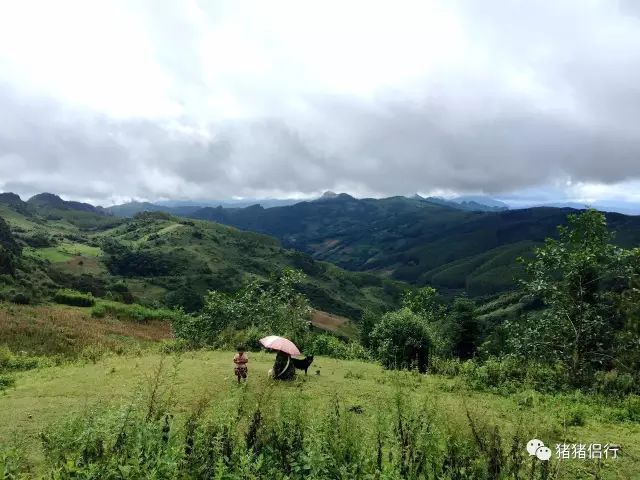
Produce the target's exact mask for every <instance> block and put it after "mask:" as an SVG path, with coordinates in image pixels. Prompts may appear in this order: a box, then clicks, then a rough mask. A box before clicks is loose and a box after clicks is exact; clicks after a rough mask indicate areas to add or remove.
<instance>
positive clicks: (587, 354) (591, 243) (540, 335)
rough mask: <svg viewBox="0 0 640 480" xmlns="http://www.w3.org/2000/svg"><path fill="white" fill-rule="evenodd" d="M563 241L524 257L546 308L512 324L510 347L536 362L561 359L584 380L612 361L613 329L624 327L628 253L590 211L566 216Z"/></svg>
mask: <svg viewBox="0 0 640 480" xmlns="http://www.w3.org/2000/svg"><path fill="white" fill-rule="evenodd" d="M567 220H568V225H567V226H559V227H558V232H559V239H557V240H556V239H547V240H546V241H545V243H544V245H543V246H542V247H540V248H537V249H536V250H535V254H534V258H533V259H531V260H529V261H525V264H526V269H527V272H528V273H529V278H528V280H526V281H524V282H523V283H524V286H525V287H526V289H527V290H528V291H529V292H531V293H533V294H535V295H537V296H539V297H540V298H541V299H542V300H543V302H544V303H545V305H546V307H547V308H546V309H545V310H544V311H543V312H541V313H538V314H536V315H530V316H529V317H528V320H527V321H524V322H522V323H521V324H520V325H515V324H513V325H511V326H512V327H513V328H514V330H515V331H517V332H518V334H517V335H514V336H513V337H512V339H511V340H512V341H511V345H512V346H513V347H514V350H515V351H516V352H517V353H520V354H521V355H525V356H528V357H535V359H536V360H543V361H549V362H555V361H560V362H562V363H564V364H565V366H566V367H567V369H568V371H569V372H570V375H571V378H572V379H574V380H575V381H576V382H579V381H580V380H583V379H584V377H585V376H586V375H587V374H588V372H589V371H590V370H592V368H600V367H602V366H603V365H604V364H608V363H609V362H610V361H611V359H612V356H611V340H612V339H613V335H611V333H612V330H615V329H616V328H619V327H620V323H621V321H620V315H619V311H618V309H617V308H616V302H617V299H616V295H617V293H616V284H617V282H619V280H620V279H621V278H622V277H623V276H624V273H625V272H624V270H625V269H624V262H623V261H622V260H623V257H624V254H623V251H622V250H621V249H620V248H617V247H615V246H614V245H612V244H611V243H610V242H611V238H612V235H611V234H610V233H609V231H608V230H607V225H606V219H605V216H604V215H603V214H602V213H599V212H597V211H595V210H587V211H586V212H584V213H582V214H571V215H569V216H568V217H567Z"/></svg>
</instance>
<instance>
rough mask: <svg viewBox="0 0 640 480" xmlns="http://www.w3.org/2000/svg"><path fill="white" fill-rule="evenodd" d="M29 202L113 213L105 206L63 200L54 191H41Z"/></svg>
mask: <svg viewBox="0 0 640 480" xmlns="http://www.w3.org/2000/svg"><path fill="white" fill-rule="evenodd" d="M14 195H15V194H14ZM16 196H17V195H16ZM27 203H28V204H30V205H35V206H38V207H50V208H57V209H60V210H77V211H79V212H91V213H95V214H97V215H111V213H110V212H108V211H107V210H105V209H104V208H103V207H95V206H93V205H91V204H89V203H82V202H74V201H69V200H63V199H62V198H60V197H59V196H58V195H55V194H53V193H39V194H37V195H34V196H33V197H31V198H30V199H29V200H27Z"/></svg>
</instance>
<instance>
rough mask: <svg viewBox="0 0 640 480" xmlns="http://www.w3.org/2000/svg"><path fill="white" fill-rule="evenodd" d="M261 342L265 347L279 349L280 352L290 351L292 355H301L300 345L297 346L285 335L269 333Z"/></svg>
mask: <svg viewBox="0 0 640 480" xmlns="http://www.w3.org/2000/svg"><path fill="white" fill-rule="evenodd" d="M260 343H261V344H262V345H263V346H264V347H265V348H270V349H271V350H279V351H280V352H284V353H288V354H289V355H292V356H296V355H300V350H298V347H296V346H295V344H294V343H293V342H292V341H291V340H287V339H286V338H284V337H278V336H277V335H269V336H268V337H264V338H261V339H260Z"/></svg>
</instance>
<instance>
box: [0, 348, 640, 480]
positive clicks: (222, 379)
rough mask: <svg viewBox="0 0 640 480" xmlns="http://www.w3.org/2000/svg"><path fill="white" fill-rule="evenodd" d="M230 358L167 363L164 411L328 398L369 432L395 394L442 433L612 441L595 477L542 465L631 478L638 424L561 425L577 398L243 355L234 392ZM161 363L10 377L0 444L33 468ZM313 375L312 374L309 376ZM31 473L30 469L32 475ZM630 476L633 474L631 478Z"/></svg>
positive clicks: (607, 415)
mask: <svg viewBox="0 0 640 480" xmlns="http://www.w3.org/2000/svg"><path fill="white" fill-rule="evenodd" d="M232 356H233V352H221V351H198V352H188V353H184V354H182V355H181V356H180V357H179V358H178V357H175V356H169V357H168V358H166V359H165V364H166V365H168V366H170V369H173V368H174V366H175V368H176V369H175V377H172V380H171V381H172V388H173V390H174V392H175V407H174V412H175V413H176V416H177V417H178V418H180V417H181V416H184V415H186V414H187V413H188V412H190V411H191V410H192V409H193V406H194V405H195V404H196V403H197V402H198V401H199V400H201V399H202V398H206V399H207V400H208V401H209V404H210V405H211V407H210V408H212V409H213V410H214V411H215V410H216V409H218V411H219V412H220V411H226V410H228V411H229V412H233V409H234V408H235V407H234V406H235V405H240V404H244V405H255V404H256V403H257V402H258V401H260V399H263V400H264V397H265V396H266V397H267V398H268V402H269V403H271V404H280V403H282V402H286V401H287V399H291V398H294V397H295V398H296V399H297V400H298V401H299V402H301V403H300V404H301V405H302V406H303V408H304V411H305V412H306V413H305V415H309V416H311V417H313V416H318V415H322V412H326V411H327V409H330V408H331V405H332V403H333V402H335V400H336V399H337V400H338V402H339V403H340V404H341V405H342V406H343V407H344V408H345V409H346V410H347V411H355V412H357V415H356V414H353V415H354V417H357V420H356V421H357V422H360V423H361V424H363V425H374V424H375V422H376V421H378V417H379V416H380V415H382V416H384V415H388V414H389V413H390V410H391V409H392V407H391V406H392V405H393V402H394V398H395V396H396V395H397V394H398V392H400V394H401V395H402V396H404V397H406V398H407V399H408V400H410V401H412V402H417V403H422V404H426V405H428V406H429V408H431V409H433V411H434V412H436V413H437V415H438V417H439V418H440V419H441V420H442V421H443V422H446V423H447V425H448V428H452V429H459V430H465V431H466V430H469V424H468V420H467V413H466V412H467V411H469V412H470V414H471V416H472V417H474V418H477V419H480V420H481V421H482V422H484V423H486V424H487V425H498V426H499V428H500V433H501V436H502V438H504V439H505V442H507V439H508V438H509V435H510V434H512V433H515V432H519V433H521V434H523V435H526V437H527V438H529V437H530V438H534V437H535V438H539V439H542V440H543V441H544V442H545V443H546V444H547V445H555V444H556V443H560V442H567V443H587V444H588V443H592V442H593V443H602V444H605V443H609V442H611V443H617V444H620V445H621V446H622V453H621V454H620V458H619V459H617V460H611V459H610V460H608V461H606V462H604V463H603V464H602V465H600V469H601V473H600V474H601V475H602V476H601V477H594V476H593V475H594V474H593V472H594V471H596V470H597V468H596V465H595V464H594V463H592V461H589V460H565V461H557V460H552V471H553V472H554V473H556V474H557V478H571V479H575V478H615V479H632V478H637V475H636V474H637V472H639V471H640V426H639V425H638V424H633V423H627V422H620V421H615V419H614V417H615V415H614V409H613V407H610V406H607V405H606V404H604V403H596V402H594V401H593V400H589V401H587V399H586V398H583V399H582V401H584V402H585V403H584V404H583V405H582V408H585V409H588V415H587V417H586V419H585V423H584V425H581V426H569V425H568V424H567V418H569V417H570V415H571V413H570V412H571V411H573V410H574V409H575V408H576V406H577V405H579V403H580V401H581V399H580V398H577V397H562V396H545V395H539V394H536V395H534V394H527V395H515V396H513V397H504V396H498V395H493V394H489V393H480V392H475V391H470V390H468V389H467V388H465V386H464V385H462V384H460V383H459V382H458V381H456V380H450V379H445V378H441V377H436V376H429V375H427V376H421V375H417V374H403V373H389V372H385V371H383V370H382V369H381V368H380V367H379V366H377V365H375V364H371V363H362V362H349V361H339V360H333V359H328V358H318V359H316V361H315V363H314V365H313V367H312V369H311V371H312V372H314V374H313V375H309V376H308V377H304V375H303V376H299V377H298V379H297V380H296V381H295V382H293V383H290V384H281V383H278V384H275V385H274V383H273V382H272V381H270V380H268V379H267V370H268V369H269V368H270V367H271V365H272V363H273V355H270V354H267V353H252V354H250V358H251V361H250V376H249V381H248V384H247V385H246V387H245V386H238V385H236V383H235V379H234V378H233V371H232V362H231V359H232ZM160 359H161V356H160V355H159V354H153V353H143V354H140V355H136V356H109V357H105V358H103V359H102V360H99V361H97V362H96V363H84V364H83V363H77V364H72V365H62V366H56V367H49V368H42V369H39V370H35V371H29V372H24V373H21V374H19V375H18V378H17V384H16V386H15V387H14V388H11V389H9V390H6V391H5V392H3V393H2V394H0V443H3V444H5V445H7V444H18V445H21V448H22V449H24V451H28V452H29V456H28V457H29V460H30V462H31V463H32V465H33V466H34V468H35V469H36V470H37V468H38V467H39V466H41V465H42V461H43V456H42V452H41V450H40V447H39V440H38V433H39V432H41V431H43V430H45V429H46V428H48V426H50V425H52V424H55V423H58V422H62V421H64V420H65V419H66V418H68V417H69V416H70V415H73V414H80V413H82V412H84V411H86V410H87V409H89V408H92V407H94V406H96V405H103V406H104V405H122V404H124V403H126V402H129V401H131V400H132V399H133V398H135V397H136V396H138V395H140V394H141V392H144V391H145V389H146V388H147V387H146V385H147V384H148V381H149V380H148V379H149V378H150V377H151V376H152V375H153V372H154V371H155V370H156V369H157V367H158V364H159V362H160ZM316 370H319V371H320V375H315V372H316ZM34 471H35V470H34ZM634 475H636V476H635V477H634Z"/></svg>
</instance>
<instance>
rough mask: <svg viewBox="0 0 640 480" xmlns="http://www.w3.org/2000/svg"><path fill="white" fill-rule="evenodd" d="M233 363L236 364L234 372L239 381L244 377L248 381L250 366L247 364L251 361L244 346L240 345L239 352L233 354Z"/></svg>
mask: <svg viewBox="0 0 640 480" xmlns="http://www.w3.org/2000/svg"><path fill="white" fill-rule="evenodd" d="M233 363H234V365H235V366H234V372H235V374H236V377H237V378H238V383H240V380H241V379H244V381H245V382H246V381H247V373H248V372H249V367H248V366H247V363H249V357H248V356H247V354H246V353H245V351H244V347H243V346H239V347H238V348H237V353H236V354H235V355H234V356H233Z"/></svg>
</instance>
